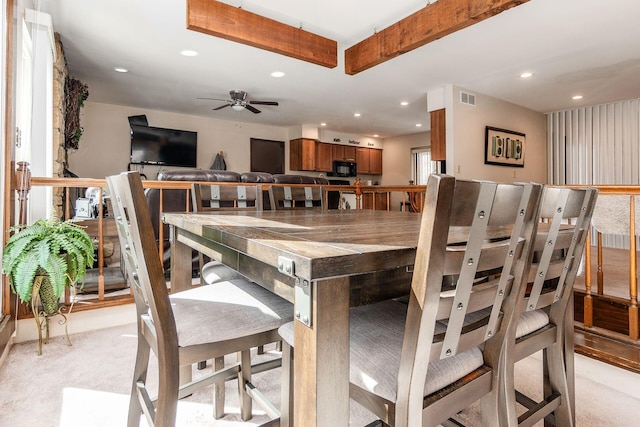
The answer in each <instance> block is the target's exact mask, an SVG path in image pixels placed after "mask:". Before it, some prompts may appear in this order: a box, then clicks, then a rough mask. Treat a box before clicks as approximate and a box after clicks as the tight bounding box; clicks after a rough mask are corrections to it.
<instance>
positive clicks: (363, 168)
mask: <svg viewBox="0 0 640 427" xmlns="http://www.w3.org/2000/svg"><path fill="white" fill-rule="evenodd" d="M356 163H357V165H358V175H359V174H362V173H367V174H368V173H369V149H368V148H364V147H358V148H356Z"/></svg>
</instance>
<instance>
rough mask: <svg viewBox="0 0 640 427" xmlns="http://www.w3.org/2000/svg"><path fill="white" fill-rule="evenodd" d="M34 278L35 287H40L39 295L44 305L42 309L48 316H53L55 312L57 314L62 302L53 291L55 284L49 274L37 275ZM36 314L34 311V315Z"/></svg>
mask: <svg viewBox="0 0 640 427" xmlns="http://www.w3.org/2000/svg"><path fill="white" fill-rule="evenodd" d="M34 280H35V285H34V289H35V288H36V287H38V288H39V290H38V295H39V296H40V304H41V305H42V311H43V312H44V314H45V315H46V316H53V315H54V314H57V313H58V309H59V306H60V304H59V300H58V298H56V297H55V295H54V293H53V285H52V284H51V280H50V279H49V276H47V275H43V276H36V277H35V279H34ZM38 283H39V286H38ZM35 314H36V313H34V315H35Z"/></svg>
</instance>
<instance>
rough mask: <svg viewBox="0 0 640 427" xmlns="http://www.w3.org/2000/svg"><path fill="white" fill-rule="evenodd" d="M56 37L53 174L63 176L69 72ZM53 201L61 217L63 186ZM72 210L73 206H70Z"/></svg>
mask: <svg viewBox="0 0 640 427" xmlns="http://www.w3.org/2000/svg"><path fill="white" fill-rule="evenodd" d="M55 39H56V62H55V64H53V175H54V176H56V177H64V167H65V151H64V120H65V102H64V98H65V97H64V83H65V80H66V78H67V75H68V74H69V70H68V68H67V59H66V58H65V56H64V49H63V46H62V42H61V41H60V35H59V34H57V33H56V34H55ZM53 191H54V192H53V203H54V206H55V207H56V213H57V214H58V216H59V217H62V213H63V212H64V206H63V191H64V189H63V188H54V190H53ZM71 209H72V211H73V206H71Z"/></svg>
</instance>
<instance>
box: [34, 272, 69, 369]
mask: <svg viewBox="0 0 640 427" xmlns="http://www.w3.org/2000/svg"><path fill="white" fill-rule="evenodd" d="M70 289H71V305H70V306H68V307H67V306H66V305H65V304H59V306H58V311H57V312H56V313H54V314H47V313H45V311H44V310H43V309H42V304H41V303H40V283H39V282H38V283H35V284H34V286H33V294H32V296H31V311H32V312H33V319H34V320H35V321H36V325H37V327H38V356H41V355H42V342H43V338H42V333H43V331H44V343H45V344H49V322H51V318H52V317H53V316H56V315H60V316H61V317H62V319H60V320H58V324H59V325H61V326H62V325H64V334H65V336H66V338H67V345H69V346H71V345H73V344H72V343H71V339H70V338H69V330H68V325H69V318H68V316H69V315H70V314H71V310H73V304H74V302H75V296H76V287H75V285H74V286H71V287H70Z"/></svg>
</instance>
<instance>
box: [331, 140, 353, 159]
mask: <svg viewBox="0 0 640 427" xmlns="http://www.w3.org/2000/svg"><path fill="white" fill-rule="evenodd" d="M331 152H332V157H333V160H344V161H352V162H355V161H356V147H354V146H352V145H342V144H331Z"/></svg>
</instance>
